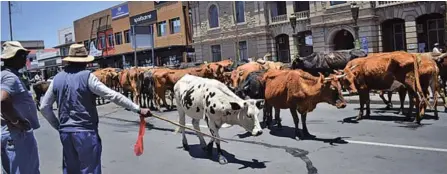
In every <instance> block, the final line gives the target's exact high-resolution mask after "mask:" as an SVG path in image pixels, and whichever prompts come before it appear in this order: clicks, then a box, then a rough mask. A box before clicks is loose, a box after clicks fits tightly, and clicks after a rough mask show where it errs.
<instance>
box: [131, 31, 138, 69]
mask: <svg viewBox="0 0 447 174" xmlns="http://www.w3.org/2000/svg"><path fill="white" fill-rule="evenodd" d="M132 33H133V43H134V53H133V55H134V59H133V61H134V65H135V68H137V67H138V62H137V37H136V36H137V35H136V34H135V25H132Z"/></svg>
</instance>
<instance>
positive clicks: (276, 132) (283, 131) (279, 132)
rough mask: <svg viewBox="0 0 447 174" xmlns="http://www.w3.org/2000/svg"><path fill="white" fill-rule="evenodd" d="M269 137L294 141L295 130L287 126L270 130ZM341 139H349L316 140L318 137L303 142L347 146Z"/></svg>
mask: <svg viewBox="0 0 447 174" xmlns="http://www.w3.org/2000/svg"><path fill="white" fill-rule="evenodd" d="M270 135H273V136H277V137H284V138H291V139H295V128H293V127H289V126H282V128H280V129H279V128H272V129H271V130H270ZM343 138H349V137H336V138H318V137H308V138H306V139H305V140H312V141H321V142H324V143H329V144H330V145H334V144H347V143H348V142H347V141H345V140H343Z"/></svg>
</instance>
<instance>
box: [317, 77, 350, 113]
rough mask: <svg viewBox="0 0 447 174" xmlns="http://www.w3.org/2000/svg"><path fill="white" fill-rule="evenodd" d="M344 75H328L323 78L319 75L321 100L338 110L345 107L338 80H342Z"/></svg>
mask: <svg viewBox="0 0 447 174" xmlns="http://www.w3.org/2000/svg"><path fill="white" fill-rule="evenodd" d="M343 77H344V75H341V76H340V75H333V74H331V75H329V77H326V78H325V77H324V76H323V74H321V73H320V82H321V83H322V84H323V85H322V89H321V96H322V97H323V100H324V101H326V102H328V103H329V104H331V105H334V106H336V107H337V108H338V109H340V108H345V107H346V101H345V99H344V98H343V94H342V92H341V85H340V81H339V79H341V78H343Z"/></svg>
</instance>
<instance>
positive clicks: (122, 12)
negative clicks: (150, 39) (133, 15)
mask: <svg viewBox="0 0 447 174" xmlns="http://www.w3.org/2000/svg"><path fill="white" fill-rule="evenodd" d="M127 15H129V7H128V6H127V3H126V4H123V5H120V6H118V7H115V8H112V20H115V19H118V18H121V17H124V16H127Z"/></svg>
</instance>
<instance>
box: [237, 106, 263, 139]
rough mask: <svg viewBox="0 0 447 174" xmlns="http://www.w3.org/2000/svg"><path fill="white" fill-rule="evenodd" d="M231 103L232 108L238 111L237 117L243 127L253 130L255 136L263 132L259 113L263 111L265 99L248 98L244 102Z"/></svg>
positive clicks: (249, 130)
mask: <svg viewBox="0 0 447 174" xmlns="http://www.w3.org/2000/svg"><path fill="white" fill-rule="evenodd" d="M230 105H231V109H232V110H234V111H238V114H237V119H238V121H239V125H240V126H241V127H243V128H244V129H245V130H246V131H248V132H251V134H252V135H253V136H258V135H261V134H262V128H261V125H260V124H259V120H258V115H259V114H260V113H261V109H263V108H264V100H253V99H248V100H244V101H243V102H230Z"/></svg>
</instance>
